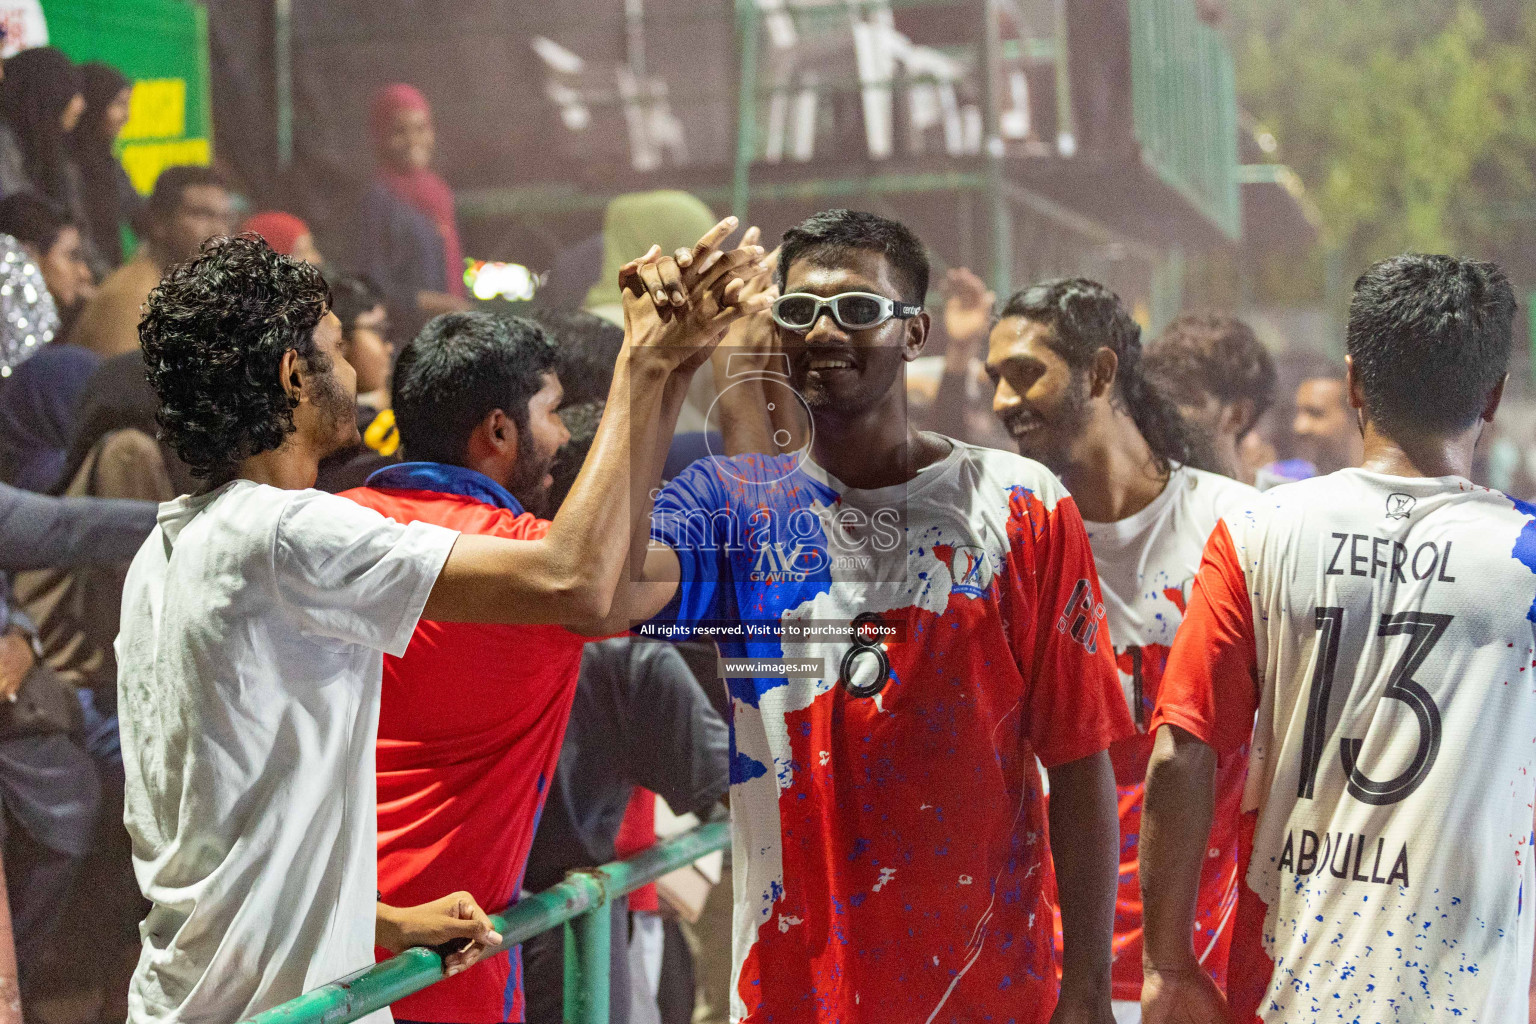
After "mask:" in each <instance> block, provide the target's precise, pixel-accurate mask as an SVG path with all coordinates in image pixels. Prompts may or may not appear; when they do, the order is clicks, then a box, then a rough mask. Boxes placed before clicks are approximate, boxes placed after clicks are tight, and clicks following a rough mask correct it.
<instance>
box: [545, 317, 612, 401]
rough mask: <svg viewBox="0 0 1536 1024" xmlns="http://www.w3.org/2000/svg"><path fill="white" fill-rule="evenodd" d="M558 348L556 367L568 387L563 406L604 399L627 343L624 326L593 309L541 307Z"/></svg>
mask: <svg viewBox="0 0 1536 1024" xmlns="http://www.w3.org/2000/svg"><path fill="white" fill-rule="evenodd" d="M533 318H534V319H535V320H537V321H538V322H539V324H540V326H542V327H543V328H544V329H545V330H546V331H548V332H549V333H550V335H551V336H552V337H553V338H554V339H555V344H556V346H557V347H558V348H559V350H560V352H559V358H558V360H557V363H556V365H557V368H558V372H559V374H560V383H561V384H562V385H563V386H564V387H565V397H564V398H563V400H562V401H561V403H560V404H561V405H562V406H573V405H583V404H586V403H588V402H603V401H606V400H607V398H608V388H609V387H610V386H611V385H612V384H613V368H614V365H615V364H616V363H617V362H618V361H619V350H620V349H622V348H623V347H624V328H622V327H619V326H618V325H616V324H611V323H609V322H608V321H607V320H604V319H603V318H602V317H600V316H594V315H593V314H591V313H582V312H567V311H565V310H557V309H541V310H539V311H538V312H537V313H535V314H534V317H533Z"/></svg>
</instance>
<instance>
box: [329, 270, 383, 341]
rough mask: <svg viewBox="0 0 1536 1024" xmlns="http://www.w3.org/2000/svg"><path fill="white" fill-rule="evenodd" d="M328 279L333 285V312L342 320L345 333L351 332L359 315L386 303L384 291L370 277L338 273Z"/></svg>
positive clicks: (342, 328)
mask: <svg viewBox="0 0 1536 1024" xmlns="http://www.w3.org/2000/svg"><path fill="white" fill-rule="evenodd" d="M326 280H327V281H328V282H330V285H331V312H332V313H335V314H336V319H338V320H340V321H341V330H342V333H343V334H351V333H352V329H353V328H354V327H356V326H357V320H358V318H359V317H361V316H363V315H364V314H365V313H371V312H373V311H374V310H375V309H378V308H379V307H380V306H382V305H384V304H385V301H384V293H383V292H382V291H380V290H379V286H378V285H376V284H374V283H373V279H372V278H370V277H367V276H359V277H351V276H348V275H344V274H337V275H334V276H330V277H327V278H326Z"/></svg>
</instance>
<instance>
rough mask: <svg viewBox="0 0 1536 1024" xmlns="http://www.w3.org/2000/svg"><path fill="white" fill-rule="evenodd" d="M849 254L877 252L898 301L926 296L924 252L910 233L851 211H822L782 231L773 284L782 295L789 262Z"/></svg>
mask: <svg viewBox="0 0 1536 1024" xmlns="http://www.w3.org/2000/svg"><path fill="white" fill-rule="evenodd" d="M849 252H877V253H879V254H880V255H882V256H884V257H885V261H886V263H888V264H890V267H891V270H892V272H893V273H894V276H895V278H896V282H897V284H898V286H899V287H900V288H901V295H900V296H897V297H898V298H900V299H901V300H902V301H903V302H913V303H919V304H920V303H922V301H923V299H924V297H925V296H926V295H927V294H928V252H927V250H926V249H924V248H923V243H922V241H921V240H920V239H919V238H918V237H917V235H915V234H914V233H913V232H912V229H911V228H909V227H907V226H906V225H905V224H902V223H901V222H899V221H894V220H891V219H890V218H889V217H881V216H879V215H878V214H874V213H860V212H858V211H856V210H823V211H822V212H821V213H818V214H815V215H813V216H812V217H810V218H808V219H806V220H804V221H802V222H801V223H800V224H798V225H797V226H795V227H792V228H790V229H789V230H788V231H786V232H784V241H783V243H782V245H781V247H780V249H779V268H778V271H777V274H776V276H777V281H778V285H779V290H780V291H783V289H784V282H785V280H786V279H787V278H788V276H789V267H790V264H792V263H794V262H795V261H796V260H805V261H807V262H809V263H813V264H816V265H817V266H829V265H833V264H835V263H836V262H837V260H838V258H839V257H842V256H844V255H846V254H847V253H849Z"/></svg>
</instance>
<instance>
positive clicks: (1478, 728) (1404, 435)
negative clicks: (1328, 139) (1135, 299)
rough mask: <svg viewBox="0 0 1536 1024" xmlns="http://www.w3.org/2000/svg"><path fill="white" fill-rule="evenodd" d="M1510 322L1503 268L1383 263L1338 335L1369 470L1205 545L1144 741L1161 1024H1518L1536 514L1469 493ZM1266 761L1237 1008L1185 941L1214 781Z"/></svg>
mask: <svg viewBox="0 0 1536 1024" xmlns="http://www.w3.org/2000/svg"><path fill="white" fill-rule="evenodd" d="M1514 315H1515V299H1514V295H1513V292H1512V290H1511V288H1510V285H1509V282H1508V280H1507V279H1506V278H1505V276H1504V274H1503V272H1502V271H1500V270H1499V268H1497V267H1495V266H1493V265H1492V264H1488V263H1478V262H1474V261H1471V260H1460V259H1454V258H1452V257H1448V256H1400V257H1397V258H1395V259H1391V260H1387V261H1385V262H1383V263H1378V264H1376V265H1375V266H1373V267H1371V268H1370V269H1369V270H1368V271H1366V273H1365V274H1364V275H1363V276H1362V277H1361V278H1360V280H1359V281H1358V282H1357V283H1356V285H1355V296H1354V300H1353V302H1352V303H1351V306H1350V315H1349V329H1348V335H1347V348H1348V352H1349V371H1348V387H1347V393H1348V398H1349V404H1350V406H1351V408H1352V409H1353V410H1354V411H1355V415H1356V417H1357V421H1358V422H1359V423H1360V425H1361V431H1362V434H1363V437H1364V453H1365V461H1364V464H1363V465H1362V466H1361V468H1359V469H1343V470H1340V471H1338V472H1335V473H1332V474H1330V475H1328V476H1324V477H1318V478H1315V479H1312V480H1306V481H1302V482H1299V483H1294V484H1289V485H1287V486H1284V487H1279V488H1276V489H1274V490H1271V491H1267V492H1265V493H1264V494H1262V495H1260V496H1258V497H1256V498H1254V499H1253V500H1252V501H1251V502H1250V503H1249V504H1248V505H1247V506H1246V507H1245V508H1243V509H1241V510H1239V511H1237V512H1235V513H1228V514H1226V515H1224V516H1223V517H1222V521H1221V522H1220V523H1219V524H1218V525H1217V527H1216V529H1215V530H1214V531H1213V532H1212V534H1211V539H1210V542H1209V543H1208V545H1207V546H1206V550H1205V555H1204V560H1203V562H1202V564H1201V567H1200V573H1199V576H1198V577H1197V580H1196V583H1195V587H1194V592H1193V594H1192V596H1191V598H1190V603H1189V612H1188V614H1187V615H1186V616H1185V619H1184V626H1183V628H1182V629H1181V630H1180V631H1179V636H1178V639H1177V640H1176V641H1175V642H1174V647H1173V652H1172V653H1171V655H1170V656H1169V659H1168V669H1167V674H1166V676H1165V679H1164V685H1163V690H1162V693H1161V695H1160V697H1159V699H1158V706H1157V708H1156V710H1155V711H1154V713H1153V717H1152V728H1153V729H1154V730H1155V731H1156V737H1157V739H1156V750H1155V752H1154V754H1153V757H1152V763H1151V766H1150V768H1149V771H1148V775H1147V795H1146V817H1145V821H1144V823H1143V824H1144V833H1145V837H1146V842H1145V849H1144V851H1143V855H1142V880H1143V883H1144V885H1143V889H1144V891H1145V899H1146V945H1147V959H1146V972H1147V980H1146V986H1145V988H1144V992H1143V1005H1144V1006H1145V1008H1146V1019H1147V1020H1148V1022H1149V1024H1151V1022H1157V1024H1172V1022H1179V1024H1184V1022H1195V1024H1216V1022H1218V1021H1219V1022H1226V1021H1229V1020H1233V1021H1242V1022H1244V1024H1247V1022H1250V1021H1262V1022H1265V1024H1279V1022H1286V1024H1310V1022H1315V1021H1324V1020H1327V1021H1338V1020H1362V1021H1389V1020H1401V1021H1446V1020H1451V1019H1453V1018H1456V1017H1461V1018H1464V1019H1467V1020H1475V1021H1489V1022H1512V1021H1521V1022H1523V1021H1525V1020H1526V1019H1527V1012H1528V1011H1527V1005H1526V1000H1527V990H1528V983H1529V978H1530V973H1531V952H1532V949H1531V947H1532V924H1531V920H1530V917H1529V916H1528V914H1527V912H1526V910H1525V904H1526V903H1527V902H1529V900H1530V897H1531V893H1532V884H1533V882H1536V875H1533V871H1532V862H1531V856H1532V834H1531V806H1532V801H1533V799H1536V775H1533V771H1536V744H1533V737H1536V699H1533V693H1532V691H1533V689H1536V679H1533V678H1532V676H1533V675H1536V635H1533V626H1532V622H1533V621H1536V575H1533V574H1536V507H1532V506H1531V505H1528V504H1526V503H1524V502H1520V501H1516V500H1515V499H1513V498H1509V497H1507V496H1505V495H1503V494H1499V493H1498V492H1496V491H1490V490H1488V489H1487V488H1483V487H1478V486H1476V485H1474V484H1472V483H1471V482H1470V481H1468V480H1467V474H1468V473H1469V472H1470V470H1471V467H1472V452H1473V448H1474V446H1475V445H1476V443H1477V439H1478V436H1479V434H1480V433H1481V432H1482V429H1483V426H1484V424H1485V423H1487V422H1490V421H1491V420H1492V419H1493V416H1494V413H1495V412H1496V411H1497V409H1498V406H1499V400H1500V398H1501V397H1502V394H1503V389H1504V379H1505V369H1506V367H1507V365H1508V362H1509V354H1510V344H1511V334H1512V324H1513V320H1514ZM1159 726H1166V728H1161V729H1159V728H1158V727H1159ZM1250 737H1251V744H1252V755H1251V763H1250V768H1249V775H1248V782H1247V788H1246V790H1245V792H1244V794H1243V805H1242V806H1243V810H1244V811H1245V812H1248V814H1246V815H1245V820H1246V821H1247V822H1250V823H1251V828H1249V829H1245V831H1247V832H1249V834H1250V836H1251V838H1249V839H1248V840H1246V841H1245V843H1244V846H1245V850H1244V856H1243V858H1242V865H1241V866H1242V868H1243V871H1244V874H1243V876H1242V879H1241V884H1240V886H1239V889H1240V891H1239V896H1238V905H1237V910H1236V914H1235V919H1236V924H1235V927H1234V934H1233V938H1232V952H1231V958H1230V962H1229V970H1228V979H1227V991H1226V995H1225V998H1223V996H1222V994H1221V993H1220V992H1219V991H1217V990H1216V989H1215V988H1214V986H1213V985H1212V984H1211V983H1210V980H1209V979H1208V978H1207V977H1206V976H1205V974H1204V973H1203V972H1201V971H1200V970H1199V969H1198V968H1197V967H1196V965H1195V962H1194V956H1193V953H1194V951H1193V950H1191V948H1190V941H1189V935H1190V932H1189V918H1190V914H1191V911H1192V910H1193V908H1194V904H1195V892H1196V889H1195V885H1196V879H1197V878H1198V876H1199V874H1200V870H1201V862H1202V861H1203V860H1204V856H1205V843H1204V841H1203V837H1204V834H1205V828H1206V825H1207V824H1208V823H1209V819H1210V813H1211V806H1212V803H1213V787H1212V781H1211V780H1212V774H1213V766H1214V765H1215V764H1216V763H1217V762H1218V759H1219V758H1220V757H1221V756H1222V755H1224V754H1225V753H1227V752H1229V751H1232V750H1235V749H1238V748H1240V747H1242V746H1243V745H1245V744H1248V743H1249V742H1250Z"/></svg>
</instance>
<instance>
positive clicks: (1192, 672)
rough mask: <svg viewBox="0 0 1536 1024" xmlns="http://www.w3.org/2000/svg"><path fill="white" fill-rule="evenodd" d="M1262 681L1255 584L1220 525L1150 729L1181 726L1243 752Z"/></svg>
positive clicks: (1166, 672)
mask: <svg viewBox="0 0 1536 1024" xmlns="http://www.w3.org/2000/svg"><path fill="white" fill-rule="evenodd" d="M1258 680H1259V666H1258V651H1257V648H1256V647H1255V645H1254V637H1253V604H1252V602H1251V601H1250V600H1249V598H1248V581H1247V579H1246V577H1244V575H1243V567H1242V563H1241V561H1240V560H1239V559H1238V557H1237V548H1236V546H1235V545H1234V544H1233V543H1232V534H1231V533H1230V532H1229V531H1228V530H1227V524H1226V522H1225V521H1221V520H1218V521H1217V523H1216V529H1215V530H1213V531H1211V537H1210V540H1208V541H1206V544H1205V555H1204V557H1203V558H1201V560H1200V571H1199V573H1198V574H1196V576H1195V585H1194V590H1193V592H1192V593H1191V594H1190V598H1189V609H1188V611H1186V612H1185V613H1184V622H1183V623H1182V624H1181V625H1180V626H1179V632H1178V635H1177V636H1175V637H1174V640H1173V650H1172V651H1171V652H1169V654H1168V665H1167V667H1166V668H1165V669H1164V670H1163V685H1162V688H1161V689H1160V690H1159V691H1158V695H1157V706H1156V708H1154V709H1153V711H1152V721H1151V723H1150V724H1149V725H1148V727H1147V731H1148V732H1155V731H1156V730H1157V727H1158V726H1160V725H1163V724H1168V725H1176V726H1178V727H1179V728H1180V729H1183V730H1185V731H1186V732H1188V733H1190V734H1192V735H1193V736H1195V737H1196V738H1197V739H1199V740H1201V741H1203V742H1205V743H1208V744H1210V745H1211V746H1212V747H1214V748H1215V749H1216V750H1217V751H1218V752H1220V753H1227V752H1230V751H1232V750H1236V749H1237V748H1238V747H1241V746H1242V745H1243V744H1245V743H1247V742H1248V741H1249V739H1250V738H1251V736H1252V734H1253V716H1254V712H1255V711H1256V710H1257V708H1258V703H1259V682H1258Z"/></svg>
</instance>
